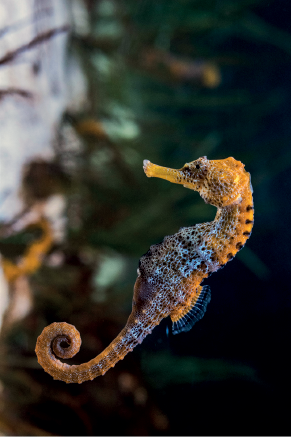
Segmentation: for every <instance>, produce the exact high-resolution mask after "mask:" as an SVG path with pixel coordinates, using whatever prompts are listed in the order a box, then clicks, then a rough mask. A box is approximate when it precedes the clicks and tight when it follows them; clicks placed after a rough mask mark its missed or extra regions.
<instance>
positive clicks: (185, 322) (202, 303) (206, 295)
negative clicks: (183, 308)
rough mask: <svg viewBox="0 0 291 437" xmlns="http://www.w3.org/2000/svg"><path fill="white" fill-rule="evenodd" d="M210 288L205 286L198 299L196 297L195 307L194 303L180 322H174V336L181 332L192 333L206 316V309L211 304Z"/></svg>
mask: <svg viewBox="0 0 291 437" xmlns="http://www.w3.org/2000/svg"><path fill="white" fill-rule="evenodd" d="M210 294H211V293H210V287H209V285H204V287H202V290H201V291H200V294H199V296H198V298H197V296H195V298H194V299H195V303H194V305H193V301H192V302H191V304H190V305H189V308H190V309H189V311H188V312H187V313H186V314H184V315H183V316H182V317H181V318H180V319H179V320H177V321H175V322H173V325H172V332H173V334H179V333H180V332H187V331H190V329H191V328H192V326H193V325H194V324H195V323H196V322H198V320H200V319H202V317H203V316H204V314H205V311H206V307H207V305H208V303H209V302H210V299H211V297H210Z"/></svg>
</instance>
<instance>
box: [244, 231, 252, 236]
mask: <svg viewBox="0 0 291 437" xmlns="http://www.w3.org/2000/svg"><path fill="white" fill-rule="evenodd" d="M243 235H251V233H250V232H248V231H245V232H244V233H243Z"/></svg>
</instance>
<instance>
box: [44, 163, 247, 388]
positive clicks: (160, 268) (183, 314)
mask: <svg viewBox="0 0 291 437" xmlns="http://www.w3.org/2000/svg"><path fill="white" fill-rule="evenodd" d="M144 171H145V173H146V175H147V176H148V177H157V178H162V179H166V180H168V181H170V182H173V183H176V184H182V185H183V186H184V187H186V188H190V189H191V190H194V191H198V192H199V194H200V196H201V197H202V199H203V200H204V201H205V202H206V203H209V204H211V205H214V206H215V207H217V213H216V216H215V218H214V220H213V221H212V222H209V223H202V224H197V225H195V226H190V227H184V228H181V229H180V230H179V231H178V232H177V233H176V234H174V235H171V236H167V237H165V238H164V240H163V241H162V242H161V243H159V244H155V245H153V246H151V247H150V249H149V251H148V252H147V253H146V254H145V255H143V256H142V257H141V259H140V261H139V268H138V270H137V273H138V277H137V279H136V282H135V285H134V294H133V302H132V312H131V314H130V316H129V318H128V320H127V323H126V325H125V327H124V328H123V329H122V331H121V332H120V333H119V335H118V336H117V337H116V338H115V340H113V341H112V343H111V344H110V345H109V346H108V347H107V348H106V349H105V350H104V351H103V352H101V353H100V354H99V355H97V357H95V358H94V359H92V360H91V361H89V362H87V363H83V364H80V365H71V366H70V365H68V364H66V363H63V362H61V361H60V360H59V359H57V357H59V358H70V357H72V356H74V355H75V354H76V353H77V352H78V351H79V348H80V345H81V338H80V334H79V332H78V331H77V330H76V328H75V327H74V326H73V325H69V324H67V323H64V322H63V323H52V324H51V325H49V326H48V327H46V328H44V330H43V332H42V333H41V335H40V336H39V337H38V339H37V344H36V354H37V357H38V362H39V363H40V365H41V366H42V367H43V368H44V370H45V371H46V372H48V373H49V374H50V375H52V376H53V378H54V379H58V380H62V381H65V382H66V383H71V382H78V383H82V382H83V381H87V380H92V379H94V378H95V377H97V376H99V375H104V374H105V372H107V370H109V369H110V368H111V367H114V366H115V364H116V363H117V362H118V361H120V360H122V359H123V358H124V357H125V355H126V354H127V353H128V352H130V351H132V350H133V348H134V347H135V346H137V345H138V344H140V343H141V342H142V341H143V339H144V338H145V337H146V336H147V335H148V334H150V333H151V331H152V330H153V328H154V327H155V326H157V325H158V324H159V323H160V322H161V320H162V319H163V318H165V317H167V316H170V318H171V320H172V322H173V333H174V334H178V333H179V332H183V331H184V332H185V331H188V330H189V329H191V327H192V326H193V325H194V323H195V322H196V321H197V320H199V319H201V317H203V315H204V313H205V310H206V306H207V304H208V303H209V301H210V289H209V286H207V285H204V286H202V285H201V283H202V281H203V280H204V279H205V278H207V277H208V276H209V275H211V274H212V273H213V272H216V271H217V270H218V269H220V268H221V267H223V266H224V265H225V264H226V263H227V262H228V261H230V260H231V259H232V258H233V257H234V256H235V254H236V253H237V252H238V251H239V250H241V249H242V247H243V246H244V244H245V242H246V241H247V239H248V238H249V236H250V235H251V231H252V228H253V223H254V206H253V197H252V192H253V190H252V185H251V178H250V174H249V173H247V172H246V171H245V170H244V165H243V164H242V163H241V162H240V161H236V160H235V159H234V158H232V157H230V158H226V159H221V160H208V159H207V157H206V156H203V157H201V158H199V159H197V160H195V161H193V162H190V163H187V164H185V165H184V166H183V167H182V168H181V169H180V170H174V169H170V168H166V167H161V166H158V165H155V164H152V163H151V162H150V161H148V160H145V161H144Z"/></svg>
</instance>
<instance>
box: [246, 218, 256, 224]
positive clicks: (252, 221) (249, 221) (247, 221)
mask: <svg viewBox="0 0 291 437" xmlns="http://www.w3.org/2000/svg"><path fill="white" fill-rule="evenodd" d="M249 223H254V220H249V219H247V220H246V225H248V224H249Z"/></svg>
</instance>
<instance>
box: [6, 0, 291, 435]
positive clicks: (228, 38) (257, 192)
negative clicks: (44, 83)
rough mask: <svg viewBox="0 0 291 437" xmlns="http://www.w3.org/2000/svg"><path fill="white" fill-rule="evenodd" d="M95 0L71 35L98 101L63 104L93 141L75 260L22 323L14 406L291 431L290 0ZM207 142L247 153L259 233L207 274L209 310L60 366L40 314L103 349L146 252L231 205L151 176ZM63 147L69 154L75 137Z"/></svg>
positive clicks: (172, 427)
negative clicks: (45, 343)
mask: <svg viewBox="0 0 291 437" xmlns="http://www.w3.org/2000/svg"><path fill="white" fill-rule="evenodd" d="M101 3H102V4H101ZM86 8H88V10H89V11H90V26H91V27H90V32H89V33H88V34H86V35H85V36H84V35H83V36H82V35H78V34H76V35H73V37H72V39H71V46H70V49H71V50H75V51H77V53H78V55H79V56H80V59H81V60H82V65H83V68H84V74H85V75H86V76H87V78H88V83H89V89H90V101H89V103H88V107H87V108H84V112H82V113H81V114H78V115H77V116H76V114H74V115H72V114H65V116H64V123H67V124H69V125H72V126H73V127H74V129H76V131H77V132H78V134H79V135H80V138H81V139H82V142H83V151H82V153H81V154H80V155H79V156H78V157H77V159H76V163H77V165H76V172H75V174H73V175H71V176H70V182H71V187H70V190H69V193H68V204H69V208H68V220H69V221H68V230H69V234H68V240H67V242H66V244H64V246H63V247H61V248H58V250H61V251H63V253H64V256H65V263H64V265H63V266H62V267H61V268H59V269H54V268H53V267H50V266H48V265H44V266H43V267H42V269H41V270H40V271H39V272H37V273H36V274H35V275H34V276H33V278H32V279H31V280H32V284H33V289H34V292H35V308H34V310H33V313H32V314H30V315H29V316H27V318H26V319H25V320H24V321H23V323H22V324H21V326H16V327H14V328H13V329H12V330H11V332H10V333H9V335H8V336H7V338H6V345H7V348H8V351H10V353H12V354H13V356H14V357H18V358H19V360H20V361H19V362H20V363H25V359H27V360H30V361H27V363H28V362H29V363H31V362H32V361H31V360H35V361H33V363H34V364H33V365H32V366H31V367H29V365H28V364H27V365H25V364H24V365H23V366H22V365H19V366H18V367H17V366H16V367H17V368H16V369H15V368H12V367H9V366H8V370H7V371H6V373H5V374H4V376H3V378H2V379H3V383H4V387H5V393H6V394H5V396H6V398H5V399H6V401H7V399H8V400H9V402H10V403H9V402H8V401H7V402H8V404H9V405H10V408H11V409H12V410H13V417H14V418H15V420H16V421H17V420H22V421H23V422H26V423H29V424H32V425H33V426H36V427H37V429H38V430H44V432H47V433H51V434H60V435H82V434H86V435H115V434H116V435H126V434H129V435H155V434H157V435H165V434H170V435H209V434H211V435H222V434H226V435H229V434H234V435H241V434H246V435H262V434H267V435H269V434H273V435H290V432H291V429H290V401H289V399H290V389H291V380H290V378H291V377H290V370H289V367H290V334H291V320H290V310H291V297H290V296H291V294H290V263H291V252H290V241H291V227H290V226H289V224H290V201H291V195H290V192H291V181H290V174H291V173H290V166H291V151H290V140H291V110H290V101H291V81H290V71H291V24H290V17H291V2H290V1H288V0H276V1H251V0H248V1H247V0H245V1H243V0H239V1H235V0H232V1H231V0H220V1H218V0H217V1H214V0H204V1H198V0H197V1H187V0H183V1H177V0H176V1H174V0H173V1H172V0H167V1H162V0H155V1H151V0H143V1H136V0H134V1H133V0H128V1H120V2H118V5H117V2H109V1H105V0H104V1H103V2H97V1H96V2H94V1H91V2H89V1H88V2H87V3H86ZM102 26H103V27H102ZM106 26H107V27H106ZM110 26H111V27H110ZM100 28H102V29H105V30H104V33H103V34H102V35H101V36H100ZM109 28H113V33H112V34H110V31H109V30H108V29H109ZM106 29H107V30H106ZM106 32H107V33H106ZM114 32H115V33H114ZM205 62H208V63H210V64H211V66H212V67H211V68H213V71H214V75H215V74H216V75H217V77H216V81H217V82H216V83H212V85H211V86H210V85H209V84H208V85H207V84H206V83H205V82H203V79H202V76H201V74H200V76H199V75H198V76H197V77H196V76H195V71H197V69H198V65H200V66H201V65H204V64H203V63H205ZM181 63H182V64H181ZM213 66H214V67H213ZM85 122H87V124H86V123H85ZM82 123H83V124H82ZM96 123H97V125H98V126H99V127H100V126H103V127H102V129H103V128H104V130H105V132H106V133H105V134H104V131H103V130H102V129H101V128H100V129H101V133H100V131H99V133H98V132H97V131H98V129H97V131H96ZM99 123H100V124H99ZM102 123H103V124H102ZM105 128H106V129H105ZM203 155H207V157H208V158H209V159H222V158H226V157H228V156H233V157H234V158H235V159H237V160H240V161H242V162H243V163H244V164H245V166H246V170H247V171H249V172H250V173H251V175H252V184H253V188H254V205H255V224H254V229H253V233H252V236H251V238H250V240H249V241H248V242H247V244H246V247H245V248H244V249H243V250H242V251H241V252H240V253H239V254H238V255H237V256H236V258H235V259H234V260H233V261H232V262H230V263H229V264H227V265H226V267H225V268H223V269H221V270H220V271H219V272H217V273H215V274H213V275H212V276H211V277H210V278H209V279H208V280H207V281H206V283H207V284H209V285H210V287H211V291H212V299H211V302H210V304H209V306H208V309H207V312H206V314H205V316H204V318H203V319H202V320H201V321H200V322H198V323H197V324H196V325H195V326H194V327H193V328H192V330H191V331H190V332H188V333H183V334H180V335H177V336H173V335H172V334H171V323H170V320H164V321H163V322H162V323H161V324H160V326H158V327H157V328H156V329H155V330H154V331H153V333H152V334H151V335H150V336H148V337H147V338H146V339H145V341H144V342H143V343H142V345H141V346H138V347H137V348H136V349H135V350H134V351H133V352H132V353H131V354H129V355H128V356H127V357H126V358H125V359H124V361H122V362H120V363H119V364H118V365H117V366H116V367H115V368H114V369H111V370H110V371H109V372H108V373H107V374H106V375H105V376H104V377H102V378H97V379H96V380H94V381H93V382H87V383H84V384H82V385H81V386H78V385H76V386H71V385H65V384H64V383H62V382H56V381H53V380H52V379H51V377H50V376H48V375H46V374H45V373H44V372H43V371H42V370H41V369H40V368H39V367H38V365H37V364H36V359H35V355H34V351H33V350H34V344H35V341H36V337H37V335H38V334H39V333H40V332H41V330H42V328H43V327H44V326H46V325H47V324H48V323H51V322H53V321H67V322H69V323H73V324H75V325H76V327H77V328H78V329H79V330H80V332H81V334H82V338H83V348H82V351H81V352H80V353H79V355H80V357H78V358H76V361H75V362H79V363H80V362H83V361H85V360H89V359H91V358H93V357H94V356H95V355H96V354H97V352H100V351H101V350H102V349H103V348H104V347H106V346H107V345H108V344H109V342H110V341H111V340H112V339H113V338H114V337H115V335H116V334H117V333H118V332H119V331H120V329H121V328H122V327H123V325H124V323H125V321H126V319H127V317H128V315H129V313H130V309H131V298H132V289H133V284H134V282H135V278H136V268H137V266H138V259H139V257H140V256H141V255H142V254H143V253H145V252H146V251H147V250H148V248H149V246H150V245H151V244H154V243H157V242H159V241H161V240H162V239H163V237H164V236H165V235H169V234H173V233H175V232H176V231H177V230H178V229H179V227H181V226H189V225H194V224H195V223H201V222H204V221H210V220H212V219H213V217H214V215H215V208H213V207H211V206H209V205H204V203H203V201H202V200H201V199H200V198H199V195H198V194H197V193H193V192H191V191H190V190H185V189H184V188H183V187H180V186H175V185H172V184H169V183H168V182H165V181H162V180H158V179H147V178H146V177H145V175H144V173H143V169H142V160H143V159H145V158H146V159H149V160H150V161H152V162H154V163H157V164H160V165H164V166H169V167H174V168H180V167H182V165H183V164H184V163H185V162H189V161H192V160H194V159H197V158H198V157H200V156H203ZM58 159H59V164H60V166H64V168H65V167H66V157H65V156H64V155H62V152H61V148H60V154H59V157H58ZM64 171H65V170H64ZM76 211H77V212H76ZM76 223H77V224H76ZM106 269H107V270H106ZM100 278H101V279H100ZM36 333H37V334H36ZM21 360H22V361H21ZM19 432H20V431H19Z"/></svg>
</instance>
